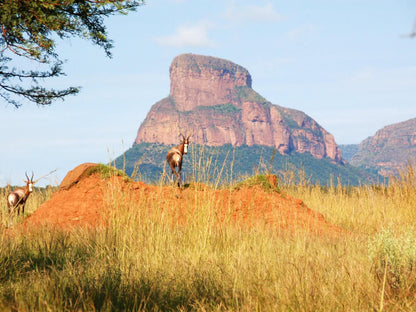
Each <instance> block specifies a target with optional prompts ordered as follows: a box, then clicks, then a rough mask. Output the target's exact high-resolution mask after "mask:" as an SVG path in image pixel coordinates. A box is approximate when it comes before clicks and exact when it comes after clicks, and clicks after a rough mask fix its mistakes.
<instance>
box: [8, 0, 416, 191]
mask: <svg viewBox="0 0 416 312" xmlns="http://www.w3.org/2000/svg"><path fill="white" fill-rule="evenodd" d="M415 20H416V2H415V1H414V0H390V1H387V0H325V1H324V0H315V1H310V0H302V1H301V0H293V1H283V0H282V1H280V0H279V1H270V0H265V1H262V0H258V1H245V0H240V1H236V0H221V1H220V0H211V1H203V0H154V1H152V0H149V1H147V2H146V5H144V6H142V7H140V8H139V9H138V11H137V12H135V13H131V14H130V15H128V16H117V17H111V18H110V19H109V20H107V22H106V25H107V26H108V30H109V36H110V37H111V38H112V39H113V40H114V44H115V48H114V49H113V51H112V52H113V58H112V59H108V58H106V57H105V54H104V52H103V51H102V50H101V49H99V48H98V47H96V46H92V45H91V44H90V43H88V42H86V41H83V40H81V39H70V40H67V41H65V42H60V43H59V53H60V54H61V56H62V57H63V58H65V59H67V62H66V63H65V65H64V71H65V72H66V74H67V76H66V77H64V78H62V79H59V80H56V81H54V82H53V85H54V86H68V85H74V86H82V90H81V93H80V94H79V95H77V96H74V97H69V98H67V99H66V100H65V101H64V102H56V103H54V104H53V105H51V106H48V107H37V106H34V105H32V104H25V105H24V106H23V107H21V108H19V109H17V110H16V109H15V108H14V107H13V106H11V105H7V104H5V103H0V104H1V105H0V133H1V138H2V139H1V149H0V151H1V153H0V185H1V186H3V185H6V184H8V183H11V184H21V183H22V182H21V181H22V179H23V178H24V173H25V171H28V172H29V173H31V172H32V171H34V173H35V178H36V176H38V177H39V176H41V175H43V174H45V173H48V172H49V171H51V170H54V169H57V172H56V173H55V174H53V175H52V176H51V177H50V178H49V179H46V180H44V181H43V182H42V184H53V185H56V184H59V183H60V181H61V180H62V178H63V177H64V176H65V175H66V173H67V172H68V170H71V169H73V168H74V167H75V166H77V165H79V164H81V163H83V162H104V163H105V162H108V161H109V160H110V159H113V158H115V157H117V156H119V155H120V154H121V153H122V152H123V150H126V149H128V148H130V147H131V145H132V143H133V141H134V139H135V136H136V133H137V130H138V128H139V126H140V123H141V122H142V121H143V120H144V118H145V117H146V114H147V112H148V111H149V110H150V108H151V106H152V105H153V104H154V103H155V102H156V101H158V100H160V99H162V98H164V97H166V96H167V95H168V94H169V83H170V82H169V66H170V63H171V61H172V59H173V58H174V57H175V56H177V55H178V54H181V53H196V54H203V55H210V56H216V57H221V58H225V59H228V60H231V61H233V62H235V63H237V64H239V65H241V66H243V67H245V68H247V69H248V70H249V72H250V74H251V76H252V79H253V89H254V90H256V91H257V92H259V93H260V94H261V95H262V96H264V97H265V98H266V99H267V100H269V101H270V102H272V103H274V104H278V105H281V106H284V107H289V108H294V109H298V110H301V111H303V112H305V113H306V114H308V115H309V116H311V117H312V118H314V119H315V120H316V121H317V122H318V123H319V124H320V125H321V126H323V127H324V128H325V129H326V130H327V131H329V132H330V133H332V134H333V135H334V137H335V140H336V142H337V143H338V144H351V143H360V142H361V141H362V140H364V139H365V138H367V137H369V136H372V135H374V134H375V132H376V131H377V130H378V129H380V128H382V127H384V126H386V125H388V124H393V123H397V122H401V121H405V120H408V119H410V118H415V117H416V101H415V100H416V53H415V52H416V39H409V38H405V37H403V36H402V35H405V34H408V33H410V32H411V31H412V29H413V24H414V22H415Z"/></svg>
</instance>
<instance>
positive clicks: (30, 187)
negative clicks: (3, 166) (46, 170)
mask: <svg viewBox="0 0 416 312" xmlns="http://www.w3.org/2000/svg"><path fill="white" fill-rule="evenodd" d="M25 176H26V179H27V180H26V181H25V180H23V181H24V182H25V183H26V186H27V188H28V189H29V192H30V193H31V192H33V184H35V183H36V182H37V181H38V180H36V181H33V171H32V177H31V178H30V179H29V177H28V176H27V172H25Z"/></svg>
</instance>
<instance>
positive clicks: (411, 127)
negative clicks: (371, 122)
mask: <svg viewBox="0 0 416 312" xmlns="http://www.w3.org/2000/svg"><path fill="white" fill-rule="evenodd" d="M415 158H416V118H413V119H409V120H407V121H404V122H400V123H397V124H393V125H389V126H386V127H384V128H382V129H380V130H378V131H377V132H376V134H375V135H374V136H372V137H369V138H367V139H365V140H364V141H363V142H361V144H360V146H359V149H358V152H357V153H356V154H355V155H354V156H353V157H352V159H351V161H350V163H351V164H352V165H354V166H357V167H362V168H367V169H371V170H373V171H375V172H377V173H378V174H380V175H383V176H389V175H394V174H397V172H398V170H400V169H401V168H404V166H406V164H407V163H408V161H412V160H414V159H415Z"/></svg>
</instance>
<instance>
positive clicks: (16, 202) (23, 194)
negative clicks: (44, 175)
mask: <svg viewBox="0 0 416 312" xmlns="http://www.w3.org/2000/svg"><path fill="white" fill-rule="evenodd" d="M25 175H26V179H27V180H26V181H24V182H25V183H26V186H25V187H24V188H18V189H15V190H14V191H12V192H10V194H9V195H8V196H7V208H8V210H9V213H11V212H12V211H14V210H15V209H16V208H17V214H18V215H19V214H20V207H22V214H24V213H25V204H26V200H27V199H28V197H29V195H30V193H32V191H33V184H35V183H36V182H37V181H38V180H36V181H33V172H32V177H31V178H30V179H29V177H28V176H27V173H25Z"/></svg>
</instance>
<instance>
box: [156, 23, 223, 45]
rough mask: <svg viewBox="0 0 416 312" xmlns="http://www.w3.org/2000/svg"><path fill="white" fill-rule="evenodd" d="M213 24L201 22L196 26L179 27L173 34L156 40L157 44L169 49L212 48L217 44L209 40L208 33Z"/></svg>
mask: <svg viewBox="0 0 416 312" xmlns="http://www.w3.org/2000/svg"><path fill="white" fill-rule="evenodd" d="M211 28H212V24H211V23H210V22H207V21H201V22H199V23H197V24H195V25H187V26H180V27H177V28H176V29H175V31H174V33H173V34H171V35H168V36H164V37H159V38H156V42H157V43H158V44H160V45H162V46H169V47H176V48H180V47H191V48H212V47H215V45H216V44H215V42H214V41H213V40H212V39H210V38H209V36H208V31H209V30H210V29H211Z"/></svg>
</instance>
